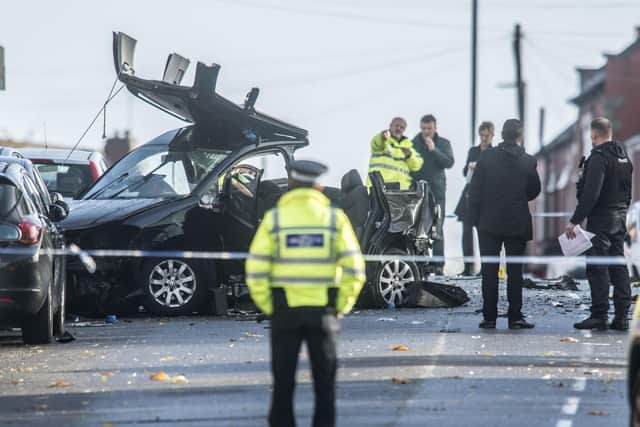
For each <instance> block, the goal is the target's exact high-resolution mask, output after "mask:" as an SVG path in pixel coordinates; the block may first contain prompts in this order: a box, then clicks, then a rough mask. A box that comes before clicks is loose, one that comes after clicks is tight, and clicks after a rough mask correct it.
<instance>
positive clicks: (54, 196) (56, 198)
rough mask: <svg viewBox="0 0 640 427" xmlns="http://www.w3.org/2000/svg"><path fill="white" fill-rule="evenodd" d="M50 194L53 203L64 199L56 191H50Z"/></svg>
mask: <svg viewBox="0 0 640 427" xmlns="http://www.w3.org/2000/svg"><path fill="white" fill-rule="evenodd" d="M50 196H51V201H52V202H53V203H57V202H59V201H62V200H64V197H63V196H62V194H61V193H58V192H57V191H54V192H53V193H50Z"/></svg>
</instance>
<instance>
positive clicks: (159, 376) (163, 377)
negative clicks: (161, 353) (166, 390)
mask: <svg viewBox="0 0 640 427" xmlns="http://www.w3.org/2000/svg"><path fill="white" fill-rule="evenodd" d="M170 378H171V377H169V375H167V373H166V372H164V371H160V372H156V373H155V374H151V375H149V379H150V380H151V381H169V379H170Z"/></svg>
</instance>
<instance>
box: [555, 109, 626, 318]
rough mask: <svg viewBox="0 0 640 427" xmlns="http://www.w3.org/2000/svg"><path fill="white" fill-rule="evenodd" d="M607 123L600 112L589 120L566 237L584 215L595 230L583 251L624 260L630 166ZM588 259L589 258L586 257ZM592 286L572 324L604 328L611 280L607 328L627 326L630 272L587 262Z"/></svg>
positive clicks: (591, 254)
mask: <svg viewBox="0 0 640 427" xmlns="http://www.w3.org/2000/svg"><path fill="white" fill-rule="evenodd" d="M612 136H613V135H612V129H611V122H610V121H609V120H607V119H605V118H604V117H601V118H597V119H595V120H593V121H592V122H591V145H592V146H593V149H592V150H591V155H590V156H589V158H588V159H587V160H586V161H584V159H583V162H584V167H583V170H582V175H581V177H580V180H579V181H578V194H577V196H578V206H577V207H576V210H575V213H574V214H573V216H572V217H571V221H570V223H569V225H568V226H567V230H566V234H567V237H568V238H569V239H573V238H575V231H574V227H575V226H576V225H578V224H580V223H582V222H583V221H584V220H585V218H586V219H587V231H590V232H592V233H594V234H595V237H594V238H593V239H591V243H592V244H593V247H592V248H591V249H589V252H587V255H588V256H595V257H619V258H620V259H623V257H624V251H623V244H624V238H625V235H626V233H627V228H626V218H627V209H628V208H629V203H630V202H631V181H632V174H633V165H632V164H631V161H630V160H629V157H628V156H627V152H626V151H625V149H624V147H623V146H622V145H621V144H619V143H618V142H616V141H613V139H612ZM587 259H588V258H587ZM587 279H588V280H589V288H590V289H591V316H589V317H588V318H587V319H585V320H583V321H582V322H579V323H576V324H575V325H574V327H575V328H576V329H607V320H608V319H607V317H608V311H609V286H610V285H611V284H613V305H614V307H615V317H614V318H613V322H611V324H610V325H608V326H609V328H611V329H618V330H621V331H626V330H627V329H629V319H628V314H629V313H628V312H629V306H630V305H631V286H630V284H629V271H628V270H627V266H626V265H625V264H615V265H599V264H590V263H588V264H587Z"/></svg>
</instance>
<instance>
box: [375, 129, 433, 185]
mask: <svg viewBox="0 0 640 427" xmlns="http://www.w3.org/2000/svg"><path fill="white" fill-rule="evenodd" d="M402 148H408V149H409V150H411V156H409V158H406V156H405V155H404V152H403V151H402ZM422 163H423V160H422V157H421V156H420V154H418V152H417V151H416V150H415V149H414V148H413V143H412V142H411V140H410V139H408V138H406V137H403V138H402V139H401V140H400V141H397V140H396V139H395V138H393V137H392V136H391V135H389V137H388V138H387V139H386V140H385V139H383V136H382V134H381V133H379V134H377V135H376V136H374V137H373V139H371V159H370V160H369V172H373V171H379V172H380V173H381V174H382V178H383V179H384V182H399V183H400V189H401V190H407V189H409V187H411V182H412V179H411V172H416V171H418V170H420V168H421V167H422ZM367 186H368V187H369V186H371V182H370V181H369V178H367Z"/></svg>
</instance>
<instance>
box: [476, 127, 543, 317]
mask: <svg viewBox="0 0 640 427" xmlns="http://www.w3.org/2000/svg"><path fill="white" fill-rule="evenodd" d="M522 135H523V127H522V123H521V122H520V121H519V120H516V119H509V120H507V121H506V122H505V123H504V126H503V127H502V138H503V140H504V142H502V143H501V144H500V145H498V146H497V147H494V148H489V149H487V150H485V151H484V152H483V153H482V154H481V155H480V159H479V160H478V163H477V165H476V170H475V172H474V175H473V178H472V179H471V185H470V188H469V216H470V220H471V222H472V223H473V224H474V225H475V226H476V227H477V228H478V235H479V238H480V254H481V255H482V257H495V258H497V257H499V256H500V249H501V248H502V245H503V244H504V246H505V250H506V253H507V257H510V256H516V257H519V256H523V255H524V253H525V249H526V245H527V241H529V240H531V239H532V237H533V226H532V222H531V213H530V212H529V201H531V200H533V199H535V198H536V197H537V196H538V194H540V177H539V175H538V171H537V170H536V160H535V159H534V158H533V157H532V156H530V155H528V154H527V153H525V151H524V148H522V141H523V136H522ZM498 267H499V264H498V263H497V262H485V261H484V260H483V262H482V299H483V308H482V313H483V316H484V319H483V321H482V322H480V325H479V326H480V327H481V328H484V329H494V328H495V327H496V319H497V317H498ZM522 270H523V264H522V263H514V262H508V263H507V297H508V300H509V312H508V317H509V328H510V329H530V328H533V327H534V325H533V324H532V323H529V322H527V321H525V320H524V316H523V314H522Z"/></svg>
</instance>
